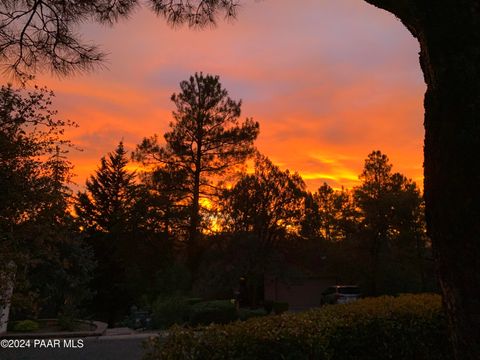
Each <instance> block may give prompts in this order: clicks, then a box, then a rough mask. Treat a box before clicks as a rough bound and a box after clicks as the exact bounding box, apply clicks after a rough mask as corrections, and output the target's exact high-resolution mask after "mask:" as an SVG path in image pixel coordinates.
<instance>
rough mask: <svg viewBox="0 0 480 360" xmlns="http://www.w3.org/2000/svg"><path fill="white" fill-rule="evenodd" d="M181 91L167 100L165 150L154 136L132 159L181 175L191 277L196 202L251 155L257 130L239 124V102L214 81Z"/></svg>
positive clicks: (192, 83)
mask: <svg viewBox="0 0 480 360" xmlns="http://www.w3.org/2000/svg"><path fill="white" fill-rule="evenodd" d="M180 88H181V92H180V93H179V94H173V95H172V101H173V102H174V103H175V106H176V111H174V112H173V118H174V120H173V121H172V122H171V123H170V131H168V132H167V133H166V134H165V136H164V137H165V141H166V144H165V145H164V146H161V145H160V144H159V143H158V137H157V136H154V137H152V138H149V139H144V140H143V142H142V143H141V144H140V145H139V146H138V147H137V151H136V155H135V158H136V159H137V160H140V161H143V162H147V163H149V162H150V163H152V162H154V163H155V164H156V165H157V166H160V167H166V168H167V169H170V170H171V169H178V171H181V172H182V173H183V174H184V176H185V182H184V184H183V185H184V191H185V192H186V193H187V194H188V206H189V226H188V242H187V262H188V265H189V268H190V270H191V271H192V274H194V273H195V270H196V268H197V266H198V261H199V260H198V258H199V255H200V247H199V237H200V234H201V228H200V227H201V215H200V212H201V206H200V199H201V198H202V197H209V196H211V195H212V193H213V192H214V191H215V189H216V187H215V185H214V182H213V180H215V179H217V180H218V179H219V178H220V177H221V176H223V175H225V173H226V172H227V171H228V170H231V169H232V168H235V167H236V166H238V165H241V164H243V163H244V161H245V160H246V158H247V157H249V156H250V155H251V154H252V152H253V150H254V147H253V142H254V140H255V139H256V137H257V135H258V131H259V124H258V123H257V122H254V121H253V120H252V119H246V120H245V121H243V122H241V121H240V120H239V117H240V114H241V101H234V100H232V99H231V98H230V97H229V96H228V92H227V90H225V89H224V88H222V84H221V83H220V80H219V77H218V76H212V75H203V74H202V73H200V74H195V75H194V76H191V77H190V79H189V80H188V81H182V82H181V83H180Z"/></svg>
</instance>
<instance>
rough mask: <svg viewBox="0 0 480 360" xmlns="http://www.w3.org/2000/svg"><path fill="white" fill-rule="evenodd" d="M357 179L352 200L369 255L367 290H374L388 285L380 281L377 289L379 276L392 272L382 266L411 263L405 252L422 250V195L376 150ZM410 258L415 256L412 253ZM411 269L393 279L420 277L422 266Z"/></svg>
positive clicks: (390, 266)
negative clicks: (358, 216)
mask: <svg viewBox="0 0 480 360" xmlns="http://www.w3.org/2000/svg"><path fill="white" fill-rule="evenodd" d="M360 179H361V180H362V185H360V186H358V187H356V188H355V189H354V196H355V203H356V205H357V207H358V208H359V209H360V211H361V215H362V224H361V229H362V230H361V233H360V235H361V241H362V242H363V243H364V244H365V245H366V246H367V253H368V258H369V261H368V264H367V268H368V272H369V274H370V275H371V279H370V286H369V288H370V289H369V290H370V291H371V293H373V294H377V293H378V292H379V291H381V292H385V291H387V288H388V285H387V284H386V283H385V281H383V286H382V289H379V287H380V285H382V284H380V282H381V280H380V279H381V278H383V279H388V277H389V275H394V274H393V273H392V271H390V272H389V271H387V269H386V267H389V268H390V270H392V265H398V264H403V267H404V268H406V267H407V266H408V263H410V265H411V266H412V264H411V261H408V260H410V256H409V254H410V253H413V254H416V255H418V254H422V253H423V251H424V249H425V247H426V243H425V237H424V236H423V233H422V229H421V228H420V227H419V224H420V223H421V218H420V216H421V204H422V199H421V196H420V192H419V190H418V188H417V187H416V184H415V183H413V182H412V181H411V180H408V179H407V178H405V177H404V176H403V175H401V174H399V173H392V165H391V164H390V162H389V160H388V157H387V156H386V155H384V154H382V153H381V152H380V151H373V152H372V153H370V154H369V155H368V158H367V160H366V161H365V167H364V170H363V172H362V174H361V175H360ZM400 250H401V251H400ZM413 258H414V259H416V257H415V256H414V257H413ZM415 263H416V265H418V263H417V262H415ZM421 265H423V264H421ZM414 269H416V270H417V271H415V272H416V274H414V275H416V276H411V275H412V274H410V276H409V277H407V278H405V277H400V278H399V279H398V280H397V281H400V282H401V283H402V282H403V283H405V282H409V283H410V284H414V283H415V281H414V279H415V278H417V279H418V278H419V277H421V272H422V268H421V267H420V269H419V268H417V266H414ZM415 272H414V273H415ZM417 283H418V281H417ZM386 286H387V287H386ZM390 286H391V285H390ZM393 289H395V287H393ZM397 289H398V288H397ZM412 290H413V289H412V288H408V289H403V291H412ZM418 290H419V288H417V291H418Z"/></svg>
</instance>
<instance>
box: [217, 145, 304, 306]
mask: <svg viewBox="0 0 480 360" xmlns="http://www.w3.org/2000/svg"><path fill="white" fill-rule="evenodd" d="M304 195H305V183H304V182H303V180H302V178H301V177H300V175H299V174H297V173H290V172H289V171H288V170H285V171H282V170H280V169H279V168H278V167H277V166H275V165H274V164H273V163H272V162H271V161H270V160H269V159H268V158H267V157H266V156H263V155H261V154H257V155H256V157H255V169H254V173H253V174H245V175H244V176H242V177H241V178H240V180H239V181H238V182H237V183H236V184H235V186H233V187H232V188H231V189H229V190H225V191H224V195H223V199H222V201H221V203H222V206H221V208H220V217H221V219H220V223H221V228H222V230H223V232H224V233H227V234H231V237H232V242H231V243H232V245H234V246H235V248H236V249H237V250H236V251H235V253H236V254H237V260H236V261H234V263H236V264H237V267H238V268H241V269H243V270H244V274H243V275H246V276H247V278H248V279H249V282H250V284H251V283H252V282H254V283H255V282H256V283H257V284H261V285H263V275H264V273H265V271H266V269H269V268H270V269H271V268H272V266H271V264H272V261H273V260H274V259H275V258H278V255H279V253H280V252H281V250H282V248H284V246H282V244H283V245H284V244H285V242H286V241H288V240H289V239H290V238H292V237H294V236H296V235H298V234H299V231H300V222H301V220H302V218H303V213H304ZM240 254H242V255H240ZM229 258H231V256H229ZM239 262H241V264H239ZM276 264H277V265H278V262H277V263H276ZM277 270H278V269H277ZM237 279H238V278H237ZM253 286H255V287H257V286H256V284H253ZM259 287H261V286H259ZM252 293H253V294H255V292H252ZM252 296H253V299H252V302H253V303H255V302H256V298H255V295H252Z"/></svg>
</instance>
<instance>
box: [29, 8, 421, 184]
mask: <svg viewBox="0 0 480 360" xmlns="http://www.w3.org/2000/svg"><path fill="white" fill-rule="evenodd" d="M80 32H82V33H83V34H84V39H86V40H87V39H88V40H92V41H93V42H95V43H97V44H100V45H101V46H102V47H103V49H104V50H105V51H106V52H108V53H109V56H108V62H107V63H106V64H105V68H103V69H102V68H99V69H97V70H96V71H95V72H93V73H91V74H84V75H77V76H74V77H68V78H65V79H56V78H53V77H49V76H38V77H37V80H36V82H37V83H38V84H40V85H43V84H45V85H47V86H48V87H50V88H51V89H52V90H54V91H55V93H56V94H57V96H56V99H55V103H54V106H55V107H56V108H57V109H58V110H59V112H60V116H61V117H63V118H69V119H71V120H74V121H76V122H77V123H78V124H79V125H80V127H79V128H78V129H75V130H73V131H70V132H69V136H70V137H71V138H72V140H73V141H74V143H75V144H77V145H78V146H79V147H81V148H82V149H83V152H72V153H71V157H70V158H71V160H72V161H73V163H74V164H75V173H76V174H77V175H78V176H77V177H76V179H75V181H76V182H77V183H78V184H79V185H83V184H84V181H85V178H86V177H87V176H88V175H89V174H91V173H92V172H93V170H94V169H95V168H96V167H97V166H98V163H99V159H100V157H101V156H103V155H104V154H106V153H107V152H109V151H111V150H113V149H114V148H115V146H116V144H117V143H118V141H120V140H121V139H123V140H124V142H125V144H126V146H127V148H128V149H129V150H133V149H134V147H135V145H136V144H137V143H138V142H139V141H140V140H141V139H142V138H143V137H144V136H150V135H153V134H154V133H158V134H163V132H164V131H165V130H166V129H167V126H168V122H169V121H170V119H171V111H172V110H173V103H172V102H171V101H170V95H171V94H172V93H173V92H178V89H179V86H178V84H179V82H180V81H182V80H185V79H187V78H188V77H189V76H190V75H191V74H193V73H194V72H196V71H198V72H199V71H203V72H204V73H210V74H215V75H219V76H220V80H221V82H222V84H223V85H224V87H225V88H227V90H228V91H229V94H230V96H231V97H232V98H234V99H242V100H243V108H242V117H247V116H248V117H253V118H254V119H255V120H257V121H259V122H260V125H261V130H260V136H259V139H258V141H257V146H258V148H259V149H260V151H261V152H263V153H264V154H266V155H267V156H269V157H270V158H271V159H272V160H273V161H274V162H275V163H276V164H278V165H280V166H281V167H282V168H284V169H285V168H288V169H290V170H294V171H298V172H299V173H300V174H301V175H302V176H303V177H304V179H305V180H306V182H307V184H308V186H309V188H310V189H311V190H315V189H316V188H317V187H318V186H319V185H321V183H323V182H324V181H326V182H328V183H329V184H330V185H332V186H334V187H337V188H338V187H340V186H342V185H343V186H345V187H352V186H354V185H355V184H356V183H357V181H358V180H357V175H358V174H359V173H360V172H361V169H362V167H363V161H364V159H365V157H366V156H367V154H368V153H369V152H370V151H372V150H376V149H379V150H382V151H383V152H385V153H386V154H387V155H388V156H389V157H390V159H391V161H392V163H393V164H394V170H396V171H399V172H402V173H403V174H405V175H406V176H408V177H410V178H413V179H414V180H415V181H417V183H419V185H421V182H422V158H423V155H422V146H423V127H422V123H423V106H422V101H423V93H424V91H425V85H424V82H423V79H422V74H421V71H420V67H419V65H418V51H419V49H418V45H417V43H416V41H415V40H414V39H413V38H412V36H411V35H410V34H409V33H408V32H407V30H406V29H405V28H404V27H403V26H402V25H401V23H400V22H399V21H398V20H396V19H395V18H394V17H393V16H392V15H390V14H388V13H386V12H383V11H381V10H378V9H376V8H374V7H371V6H369V5H367V4H366V3H364V2H363V1H361V0H302V1H294V0H264V1H244V6H243V7H242V8H241V10H240V12H239V15H238V20H237V21H230V22H219V24H218V26H217V27H216V28H215V29H207V30H203V31H192V30H188V29H184V28H181V29H171V28H169V27H168V26H167V25H166V24H165V23H164V21H162V20H161V19H158V18H156V17H155V15H153V13H151V12H149V11H147V10H145V9H143V10H138V11H137V12H136V13H135V14H134V15H133V16H132V17H131V19H129V20H124V21H122V22H121V23H119V24H117V25H115V26H114V27H113V28H110V27H102V26H96V25H86V26H84V27H83V28H82V29H81V30H80Z"/></svg>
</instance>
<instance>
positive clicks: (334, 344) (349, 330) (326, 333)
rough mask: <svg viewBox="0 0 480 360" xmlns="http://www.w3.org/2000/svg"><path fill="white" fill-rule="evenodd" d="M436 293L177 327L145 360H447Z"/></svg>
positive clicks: (153, 345)
mask: <svg viewBox="0 0 480 360" xmlns="http://www.w3.org/2000/svg"><path fill="white" fill-rule="evenodd" d="M447 338H448V337H447V325H446V320H445V316H444V314H443V311H442V309H441V299H440V297H439V296H437V295H429V294H424V295H401V296H399V297H397V298H394V297H380V298H370V299H364V300H360V301H357V302H355V303H350V304H345V305H331V306H325V307H323V308H321V309H315V310H310V311H307V312H304V313H297V314H283V315H280V316H267V317H262V318H257V319H251V320H249V321H245V322H236V323H235V324H227V325H211V326H208V327H206V328H204V329H203V331H202V332H200V333H199V332H197V331H195V330H193V329H184V328H180V327H174V328H172V330H171V332H170V336H169V337H168V338H167V339H166V340H163V339H162V340H159V339H152V340H150V342H149V343H148V344H147V350H148V351H147V354H146V356H145V360H159V359H166V360H175V359H179V360H180V359H191V360H193V359H212V360H215V359H238V360H247V359H267V360H268V359H318V360H324V359H325V360H327V359H328V360H340V359H341V360H354V359H355V360H367V359H368V360H370V359H392V360H407V359H408V360H410V359H415V360H426V359H435V360H447V359H451V358H453V357H452V352H451V349H450V346H449V344H448V341H446V339H447Z"/></svg>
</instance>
